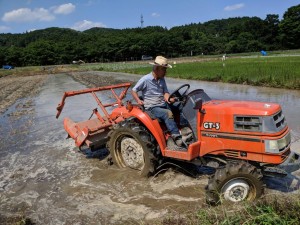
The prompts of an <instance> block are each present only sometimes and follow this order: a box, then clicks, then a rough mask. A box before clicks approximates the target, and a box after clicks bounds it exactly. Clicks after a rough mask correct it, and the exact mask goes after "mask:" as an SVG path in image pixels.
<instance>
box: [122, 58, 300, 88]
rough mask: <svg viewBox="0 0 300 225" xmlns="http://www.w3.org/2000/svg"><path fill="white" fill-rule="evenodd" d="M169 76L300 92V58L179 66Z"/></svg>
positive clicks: (139, 71) (132, 70)
mask: <svg viewBox="0 0 300 225" xmlns="http://www.w3.org/2000/svg"><path fill="white" fill-rule="evenodd" d="M150 70H151V67H140V68H139V67H135V68H124V69H121V70H119V71H122V72H129V73H134V74H146V73H149V71H150ZM167 74H168V76H169V77H175V78H183V79H193V80H204V81H216V82H225V83H236V84H249V85H255V86H270V87H278V88H290V89H300V56H276V57H244V58H230V57H229V58H227V60H226V61H225V62H222V61H221V60H220V59H211V60H207V61H199V62H192V63H177V64H176V65H173V68H172V69H168V72H167Z"/></svg>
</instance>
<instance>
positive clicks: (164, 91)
mask: <svg viewBox="0 0 300 225" xmlns="http://www.w3.org/2000/svg"><path fill="white" fill-rule="evenodd" d="M150 64H152V65H153V69H152V72H151V73H149V74H147V75H145V76H143V77H142V78H141V79H140V80H139V81H138V82H137V84H136V85H135V86H134V87H133V88H132V96H133V98H134V99H135V100H136V102H137V103H138V104H139V105H144V107H145V109H146V111H148V112H150V113H151V114H152V115H153V116H154V117H156V118H159V119H161V120H162V121H164V123H165V124H166V127H167V129H168V130H169V131H170V133H171V137H172V138H173V140H174V142H175V143H176V145H178V146H179V147H184V143H183V141H182V136H181V134H180V132H179V129H178V127H177V125H176V122H175V121H174V116H173V113H172V111H171V109H170V106H169V105H168V104H172V103H174V102H175V98H171V99H170V101H168V99H169V97H170V94H169V91H168V88H167V84H166V81H165V78H164V77H165V75H166V71H167V68H172V66H171V65H169V64H168V61H167V59H166V58H165V57H163V56H157V57H156V58H155V61H154V63H150ZM139 91H141V92H142V97H143V100H141V99H139V96H138V94H137V92H139Z"/></svg>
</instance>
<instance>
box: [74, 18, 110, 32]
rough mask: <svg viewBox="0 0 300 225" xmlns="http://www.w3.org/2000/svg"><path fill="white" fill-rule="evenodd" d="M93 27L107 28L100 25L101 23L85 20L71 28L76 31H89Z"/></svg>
mask: <svg viewBox="0 0 300 225" xmlns="http://www.w3.org/2000/svg"><path fill="white" fill-rule="evenodd" d="M93 27H106V25H105V24H103V23H99V22H92V21H88V20H83V21H79V22H77V23H75V24H74V26H73V27H71V28H72V29H74V30H79V31H83V30H87V29H90V28H93Z"/></svg>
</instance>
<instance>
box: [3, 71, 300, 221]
mask: <svg viewBox="0 0 300 225" xmlns="http://www.w3.org/2000/svg"><path fill="white" fill-rule="evenodd" d="M97 74H98V75H99V74H101V76H111V77H114V78H115V79H123V80H124V79H126V80H129V81H136V80H137V79H138V78H139V76H132V75H120V74H116V73H110V74H108V73H95V75H97ZM167 82H168V84H169V89H170V90H174V89H175V88H177V87H178V86H180V85H181V84H183V83H190V84H191V89H195V88H204V89H205V90H206V91H207V93H208V94H209V95H210V96H211V97H213V98H225V99H244V100H258V101H271V102H279V103H280V104H282V106H283V110H284V113H285V115H286V117H287V118H288V123H289V125H290V126H291V128H292V129H293V132H294V134H295V135H294V137H297V135H298V136H299V133H300V121H299V119H298V113H297V112H299V109H300V100H299V99H300V98H299V97H300V92H298V91H288V90H279V89H268V88H254V87H248V86H241V85H227V84H219V83H206V82H196V81H185V80H177V79H168V80H167ZM82 88H85V87H84V86H82V85H81V84H79V83H78V82H75V81H74V80H72V79H71V78H70V77H68V76H67V75H55V76H53V75H52V76H49V78H48V80H47V82H46V84H45V85H44V86H43V88H42V90H41V92H40V94H39V96H38V97H37V98H35V99H33V100H32V102H31V103H30V101H29V100H26V99H23V100H20V101H19V102H18V103H16V105H14V106H12V107H11V108H10V109H9V110H7V112H6V113H5V114H4V115H2V116H1V118H0V122H1V142H5V143H1V149H0V160H1V161H0V203H1V204H0V212H1V213H2V214H4V215H12V216H13V215H16V214H21V215H22V214H23V215H26V216H28V217H30V218H31V219H32V220H33V221H34V222H35V223H37V224H112V223H116V224H122V223H123V222H124V221H127V222H129V221H130V222H132V223H141V221H144V220H149V221H150V220H152V219H157V218H161V217H162V216H164V215H166V214H167V213H174V214H177V213H178V214H179V213H184V212H189V211H193V209H194V208H196V207H199V206H201V205H204V204H205V197H204V187H205V184H206V182H207V178H206V176H203V177H201V178H200V179H194V178H192V177H190V176H186V175H184V174H182V173H179V172H176V171H174V170H169V171H167V172H164V173H160V174H158V175H157V176H154V177H151V178H148V179H146V178H137V177H136V173H134V172H133V171H128V170H119V169H117V168H116V167H114V166H108V165H107V163H106V160H105V158H103V157H101V152H100V153H99V154H97V153H96V154H92V153H90V152H86V154H85V155H84V154H82V153H80V152H78V150H77V148H75V147H74V142H73V141H72V140H71V139H65V137H66V133H65V131H64V129H63V125H62V120H63V118H64V117H65V116H68V117H71V118H72V119H73V120H75V121H79V120H85V119H87V118H88V117H89V116H90V114H91V110H92V109H93V108H95V107H96V106H95V103H94V102H95V101H94V100H93V99H92V97H91V96H90V95H82V96H77V97H73V98H70V99H67V101H66V105H65V108H64V111H63V113H62V114H61V116H60V118H59V119H58V120H56V119H55V114H56V110H55V108H56V106H57V104H58V103H59V102H60V100H61V97H62V95H63V92H64V91H67V90H78V89H82ZM28 101H29V103H28ZM25 103H28V104H27V105H29V106H28V110H29V111H30V113H28V114H26V116H23V117H22V118H21V119H14V118H15V117H13V115H12V114H11V113H12V112H14V111H15V110H17V109H18V104H19V105H20V104H21V105H26V104H25ZM4 131H5V132H4ZM7 131H9V132H7ZM99 155H100V157H99ZM298 180H299V179H298V176H297V173H296V174H294V175H289V176H288V177H287V178H285V179H277V180H276V179H275V180H268V181H267V182H268V183H269V185H268V187H270V188H271V191H273V190H274V191H278V192H290V191H293V190H298V186H299V184H298V183H299V182H298ZM272 185H273V186H272ZM282 186H284V187H285V188H280V187H282Z"/></svg>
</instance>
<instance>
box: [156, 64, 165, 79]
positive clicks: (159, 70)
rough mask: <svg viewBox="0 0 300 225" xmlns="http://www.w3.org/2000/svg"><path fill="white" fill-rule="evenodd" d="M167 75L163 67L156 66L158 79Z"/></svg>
mask: <svg viewBox="0 0 300 225" xmlns="http://www.w3.org/2000/svg"><path fill="white" fill-rule="evenodd" d="M166 73H167V68H166V67H163V66H158V67H157V77H158V78H163V77H164V76H165V75H166Z"/></svg>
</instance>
